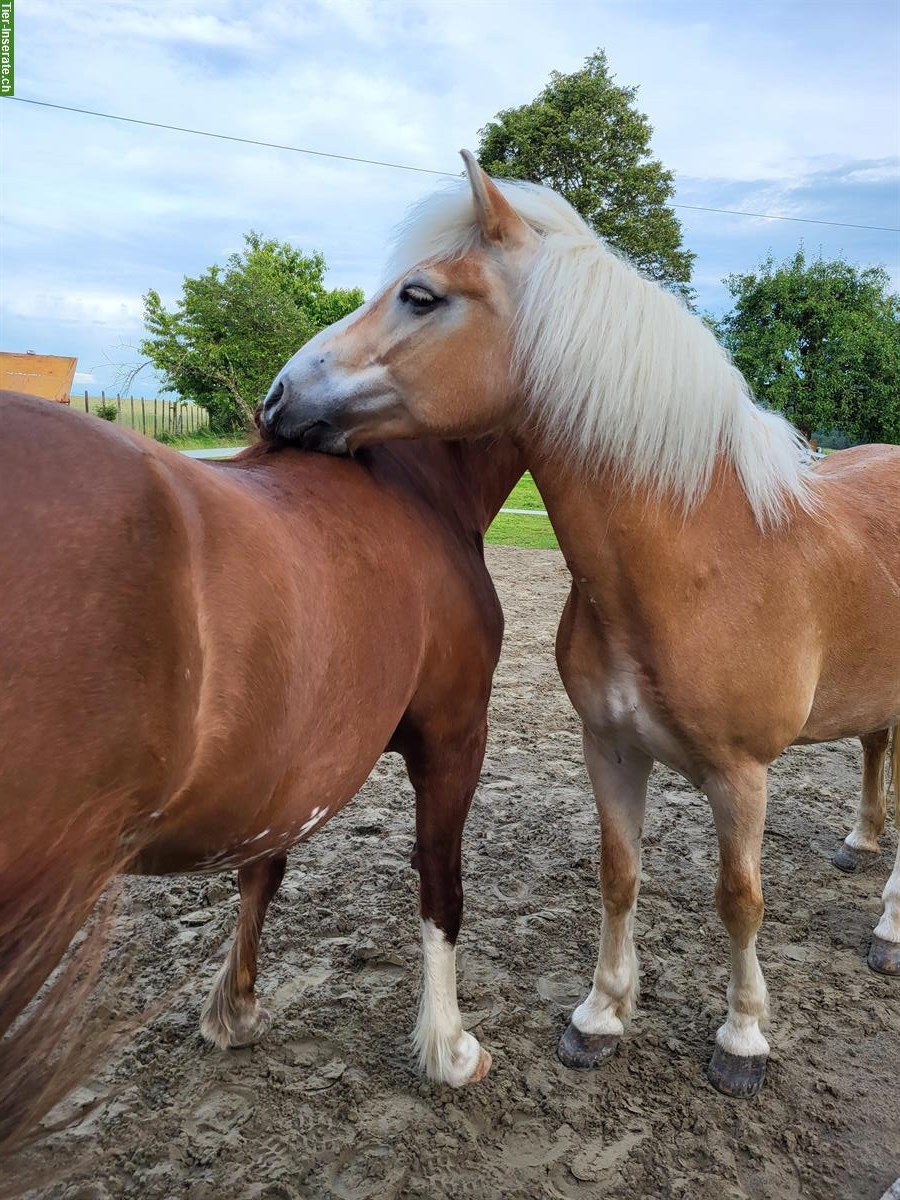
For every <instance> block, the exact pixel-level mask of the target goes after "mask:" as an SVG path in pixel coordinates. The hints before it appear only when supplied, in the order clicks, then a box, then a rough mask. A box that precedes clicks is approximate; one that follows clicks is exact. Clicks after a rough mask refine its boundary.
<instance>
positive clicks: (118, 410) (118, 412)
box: [116, 392, 122, 423]
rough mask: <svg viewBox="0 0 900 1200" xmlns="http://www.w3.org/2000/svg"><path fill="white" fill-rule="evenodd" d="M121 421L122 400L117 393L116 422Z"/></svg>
mask: <svg viewBox="0 0 900 1200" xmlns="http://www.w3.org/2000/svg"><path fill="white" fill-rule="evenodd" d="M121 420H122V398H121V397H120V395H119V393H118V392H116V422H117V423H118V422H120V421H121Z"/></svg>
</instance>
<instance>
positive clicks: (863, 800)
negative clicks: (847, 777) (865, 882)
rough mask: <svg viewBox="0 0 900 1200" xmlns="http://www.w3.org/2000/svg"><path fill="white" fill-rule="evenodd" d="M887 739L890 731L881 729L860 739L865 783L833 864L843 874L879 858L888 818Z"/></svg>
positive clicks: (863, 782) (856, 869)
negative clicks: (881, 838)
mask: <svg viewBox="0 0 900 1200" xmlns="http://www.w3.org/2000/svg"><path fill="white" fill-rule="evenodd" d="M888 738H889V731H888V730H887V729H880V730H878V731H877V732H876V733H868V734H866V735H865V736H863V737H861V738H860V739H859V740H860V741H861V742H862V746H863V781H862V795H861V797H860V801H859V808H858V810H857V813H856V822H855V823H854V826H853V828H852V829H851V830H850V832H849V833H848V834H847V836H846V838H845V839H844V842H843V844H842V845H841V846H840V848H839V849H838V850H837V851H836V852H835V854H834V857H833V858H832V860H831V861H832V862H833V863H834V865H835V866H836V867H840V869H841V870H842V871H858V870H859V868H860V867H862V866H865V864H866V863H867V862H871V860H872V859H873V858H875V857H876V856H877V854H878V839H879V837H880V836H881V831H882V830H883V829H884V821H885V817H886V816H887V790H886V788H885V782H884V760H885V756H886V754H887V750H888Z"/></svg>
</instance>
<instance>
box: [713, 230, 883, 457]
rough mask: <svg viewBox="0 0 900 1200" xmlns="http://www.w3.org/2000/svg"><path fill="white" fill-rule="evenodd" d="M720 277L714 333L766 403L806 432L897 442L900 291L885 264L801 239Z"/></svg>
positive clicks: (809, 433) (809, 434) (807, 434)
mask: <svg viewBox="0 0 900 1200" xmlns="http://www.w3.org/2000/svg"><path fill="white" fill-rule="evenodd" d="M725 283H726V285H727V287H728V289H729V291H730V292H731V295H732V296H733V297H734V300H735V304H734V307H733V309H732V310H731V312H729V313H728V314H727V315H726V316H725V317H723V318H722V319H721V321H719V322H718V332H719V336H720V337H721V339H722V341H723V342H724V343H725V345H726V346H727V347H728V349H729V350H730V351H731V353H732V355H733V357H734V360H735V362H736V363H737V365H738V366H739V367H740V369H741V370H742V371H743V373H744V375H745V376H746V377H747V379H748V380H749V382H750V384H751V386H752V387H753V390H754V391H755V393H756V395H757V397H758V398H759V399H760V400H761V401H762V402H763V403H764V404H766V405H767V406H768V407H770V408H774V409H777V410H778V411H779V412H782V413H784V414H785V416H786V417H788V418H789V420H791V421H792V422H793V423H794V424H795V425H796V426H797V428H798V429H800V430H801V432H802V433H804V434H805V435H806V436H807V437H809V436H811V435H812V434H813V433H814V432H815V431H818V432H820V433H832V432H835V431H837V432H840V433H843V434H845V435H847V436H848V437H850V438H853V439H855V440H859V441H888V442H900V297H898V296H897V295H895V294H893V293H891V292H890V291H889V279H888V276H887V273H886V272H885V271H884V270H882V268H880V267H869V268H866V269H860V268H858V267H854V266H853V265H852V264H850V263H848V262H845V261H844V260H843V259H833V260H826V259H823V258H817V259H813V260H812V261H807V258H806V255H805V254H804V252H803V250H802V249H801V250H798V251H797V253H796V254H795V255H794V257H793V258H791V259H788V260H786V261H785V262H783V263H780V264H776V263H775V262H774V261H773V259H772V257H771V256H769V257H768V258H767V259H766V260H765V261H764V262H763V263H762V264H761V266H760V268H759V269H758V270H757V271H755V272H751V273H750V274H746V275H741V274H737V275H729V276H728V278H727V279H726V280H725Z"/></svg>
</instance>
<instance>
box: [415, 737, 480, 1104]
mask: <svg viewBox="0 0 900 1200" xmlns="http://www.w3.org/2000/svg"><path fill="white" fill-rule="evenodd" d="M486 732H487V731H486V727H485V726H484V724H482V725H481V726H480V727H479V728H478V730H477V731H475V732H471V733H469V734H467V735H466V736H464V737H462V738H460V739H445V738H442V737H438V736H433V737H430V738H425V737H422V736H420V735H419V734H412V735H409V736H408V737H407V738H405V739H404V744H403V756H404V758H405V759H406V765H407V770H408V771H409V778H410V780H411V782H412V785H413V787H414V788H415V790H416V853H415V858H416V865H417V867H418V870H419V903H420V912H421V917H422V944H423V950H424V955H425V966H424V978H423V983H422V996H421V1001H420V1004H419V1016H418V1020H417V1022H416V1028H415V1032H414V1034H413V1040H414V1044H415V1047H416V1051H417V1053H418V1058H419V1066H420V1068H421V1069H422V1070H423V1071H424V1072H425V1073H426V1074H427V1075H428V1077H429V1078H430V1079H434V1080H436V1081H438V1082H441V1083H449V1084H450V1085H451V1086H453V1087H461V1086H462V1085H463V1084H465V1083H475V1082H477V1081H478V1080H479V1079H483V1078H484V1076H485V1075H486V1074H487V1073H488V1071H489V1070H490V1066H491V1056H490V1055H489V1054H488V1053H487V1051H485V1050H482V1048H481V1046H480V1045H479V1044H478V1041H477V1039H476V1038H475V1037H474V1036H473V1035H472V1034H471V1033H467V1032H466V1031H465V1030H464V1029H463V1026H462V1016H461V1015H460V1011H459V1002H458V1000H457V996H456V939H457V936H458V934H459V929H460V925H461V923H462V908H463V890H462V833H463V826H464V825H465V821H466V815H467V814H468V811H469V806H470V804H471V803H472V796H473V795H474V793H475V788H476V786H477V784H478V776H479V774H480V772H481V764H482V761H483V758H484V746H485V738H486Z"/></svg>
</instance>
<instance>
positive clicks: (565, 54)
mask: <svg viewBox="0 0 900 1200" xmlns="http://www.w3.org/2000/svg"><path fill="white" fill-rule="evenodd" d="M17 9H18V11H17V14H16V94H17V95H18V96H21V97H30V98H33V99H41V100H47V101H51V102H55V103H59V104H69V105H75V106H78V107H83V108H90V109H99V110H102V111H106V112H115V113H121V114H123V115H126V116H133V117H143V118H147V119H149V120H155V121H160V122H165V123H171V124H177V125H189V126H193V127H195V128H201V129H208V130H213V131H218V132H222V133H228V134H234V135H237V136H241V137H249V138H259V139H262V140H265V141H271V142H281V143H288V144H291V145H296V146H303V147H309V148H312V149H320V150H328V151H333V152H336V153H340V154H348V155H358V156H360V157H364V158H377V159H386V160H389V161H391V162H399V163H408V164H410V165H413V166H421V167H429V168H436V169H438V170H446V171H448V172H453V173H457V172H458V170H459V165H458V163H459V160H458V158H457V156H456V151H457V150H458V149H459V147H460V146H469V147H472V148H474V147H475V146H476V144H477V132H478V129H479V128H480V127H481V126H482V125H484V124H485V123H486V122H487V121H488V120H490V118H491V117H492V116H493V115H494V114H495V113H496V112H497V111H498V110H500V109H503V108H508V107H511V106H514V105H518V104H523V103H526V102H527V101H529V100H531V99H533V98H534V96H535V95H537V93H538V92H539V91H540V90H541V88H542V87H543V86H544V84H545V83H546V81H547V77H548V75H549V74H550V72H551V71H552V70H560V71H571V70H575V69H577V68H578V67H579V66H580V65H581V63H582V61H583V59H584V58H585V56H586V55H587V54H589V53H591V52H592V51H593V50H594V49H596V48H598V47H602V48H603V49H605V50H606V52H607V54H608V57H609V62H610V67H611V69H612V71H613V72H614V73H615V75H616V76H617V78H618V79H619V81H620V82H622V83H625V84H629V85H638V87H639V89H640V90H639V103H640V106H641V108H642V109H643V110H644V111H645V112H646V113H647V114H648V116H649V118H650V122H651V124H652V125H653V128H654V136H653V148H654V152H655V153H656V155H657V156H658V157H659V158H661V159H662V161H663V162H664V163H665V164H666V166H668V167H669V168H671V169H672V170H673V171H674V172H675V174H676V180H677V195H676V201H678V202H680V203H683V204H689V205H691V204H693V205H706V206H710V207H720V208H739V209H746V210H751V211H754V212H769V213H781V214H784V215H786V216H794V217H807V218H814V219H817V220H830V221H843V222H850V223H856V224H863V225H880V226H891V227H897V226H900V183H898V172H900V90H898V78H900V4H898V3H897V0H847V2H845V3H830V2H829V0H781V2H776V3H766V2H762V3H753V4H738V3H726V2H725V0H719V2H718V3H696V2H692V0H671V2H670V0H655V2H650V0H646V2H643V0H627V2H622V3H616V2H608V0H592V2H589V3H579V2H577V0H549V2H548V0H517V2H516V3H505V2H497V0H494V2H491V0H477V2H471V0H452V2H451V3H443V2H442V0H329V2H328V3H287V2H282V0H254V2H253V3H247V2H246V0H241V2H232V0H222V2H220V3H218V4H212V3H209V0H207V2H206V3H194V2H193V0H94V3H93V4H91V5H90V6H88V7H85V6H82V5H75V4H71V5H69V4H62V3H60V0H53V2H47V0H27V2H23V3H20V4H19V5H18V6H17ZM0 172H2V174H0V179H2V183H0V204H2V214H3V219H2V225H0V278H2V285H0V349H4V350H35V351H37V352H39V353H60V354H75V355H77V356H78V359H79V376H78V377H77V381H76V386H78V387H88V388H89V389H90V390H91V391H92V392H94V391H99V389H100V388H101V387H103V388H106V389H107V391H115V390H116V387H117V384H118V383H119V381H120V379H121V377H122V372H123V371H124V369H126V368H127V367H129V366H132V365H134V364H136V363H137V362H139V361H140V356H139V355H138V353H137V351H136V349H135V347H136V346H137V344H138V342H139V340H140V337H141V331H142V321H141V297H142V295H143V293H144V292H145V291H146V290H147V289H148V288H150V287H154V288H156V289H157V290H158V291H159V292H160V293H161V294H162V296H163V297H164V299H166V300H167V301H168V302H170V303H172V302H174V300H175V298H176V297H177V295H178V294H179V291H180V282H181V279H182V277H183V276H184V275H185V274H197V273H199V272H200V271H202V270H203V269H204V268H205V267H207V266H208V265H209V264H210V263H212V262H216V261H218V262H221V261H224V259H225V258H226V257H227V256H228V254H230V253H231V252H232V251H234V250H236V249H238V248H239V247H240V245H241V242H242V234H243V233H244V232H245V231H246V230H248V229H250V228H255V229H258V230H260V231H261V232H263V233H264V234H266V235H267V236H271V237H276V238H279V239H287V240H290V241H293V242H295V243H296V244H298V245H300V246H302V247H303V248H305V249H319V250H322V251H323V252H324V254H325V256H326V259H327V261H328V264H329V268H330V270H329V283H330V284H331V285H332V286H338V285H340V286H344V285H360V286H362V287H364V288H365V290H366V292H367V293H369V294H371V292H372V291H374V289H375V288H376V286H377V285H378V283H379V281H380V277H381V265H382V261H383V258H384V252H385V247H386V244H387V242H388V240H389V237H390V231H391V229H392V227H393V226H394V224H395V223H396V222H397V221H398V219H399V218H400V217H401V215H402V213H403V211H404V209H405V208H406V206H407V205H408V204H410V203H411V202H413V201H414V200H416V199H417V198H418V197H419V196H421V195H422V194H423V193H424V192H425V191H427V190H428V189H429V188H430V187H432V186H434V182H435V181H434V180H432V179H430V178H429V177H428V176H427V175H418V174H414V173H411V172H404V171H395V170H387V169H384V168H379V167H374V166H362V165H357V164H350V163H341V162H336V161H329V160H327V159H316V158H309V157H306V156H304V155H299V154H290V153H286V152H282V151H276V150H267V149H261V148H254V147H250V146H241V145H235V144H229V143H227V142H218V141H213V140H210V139H205V138H199V137H192V136H189V135H187V134H180V133H172V132H167V131H163V130H152V129H146V128H143V127H139V126H128V125H120V124H117V123H114V122H111V121H102V120H98V119H96V118H91V117H87V116H80V115H76V114H74V113H64V112H58V111H54V110H49V109H39V108H32V107H30V106H27V105H24V104H17V103H14V102H8V101H0ZM678 215H679V217H680V219H681V221H682V224H683V229H684V240H685V243H686V245H687V246H688V247H689V248H690V249H692V250H694V251H695V252H696V254H697V261H696V264H695V271H694V285H695V287H696V289H697V292H698V295H699V300H700V304H701V306H702V307H705V308H707V309H709V310H712V311H714V312H721V311H723V309H724V308H725V307H727V300H728V297H727V293H726V292H725V289H724V288H723V286H722V283H721V281H722V278H723V277H724V276H725V275H727V274H729V273H731V272H733V271H743V270H750V269H752V268H753V267H754V266H755V265H756V264H758V263H759V262H760V260H761V259H762V258H763V257H764V256H765V255H766V254H767V253H768V252H769V251H772V252H773V253H774V254H775V256H776V257H777V258H783V257H786V256H787V255H789V254H792V253H793V251H794V250H795V249H796V248H797V246H798V244H799V243H800V242H801V241H802V242H803V244H804V245H805V246H806V248H807V250H808V251H809V252H810V253H813V254H815V253H817V252H818V251H820V250H821V252H822V253H824V254H825V255H828V256H831V255H837V254H842V255H844V256H845V257H847V258H848V259H850V260H851V261H852V262H854V263H858V264H861V265H871V264H876V263H878V264H881V265H883V266H885V267H886V268H887V269H888V270H889V272H890V273H891V276H892V279H893V281H894V285H895V286H898V287H900V235H898V234H896V233H889V232H876V231H866V230H860V229H842V228H834V227H830V226H827V225H802V224H792V223H789V222H775V221H764V220H760V219H756V218H744V217H734V216H724V215H718V214H713V213H698V212H691V211H687V210H679V214H678ZM155 390H156V382H155V379H154V377H153V376H152V374H151V373H150V372H149V371H144V372H143V374H141V375H140V376H138V379H137V382H136V384H135V394H141V393H143V394H145V395H148V396H150V395H153V394H154V392H155Z"/></svg>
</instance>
